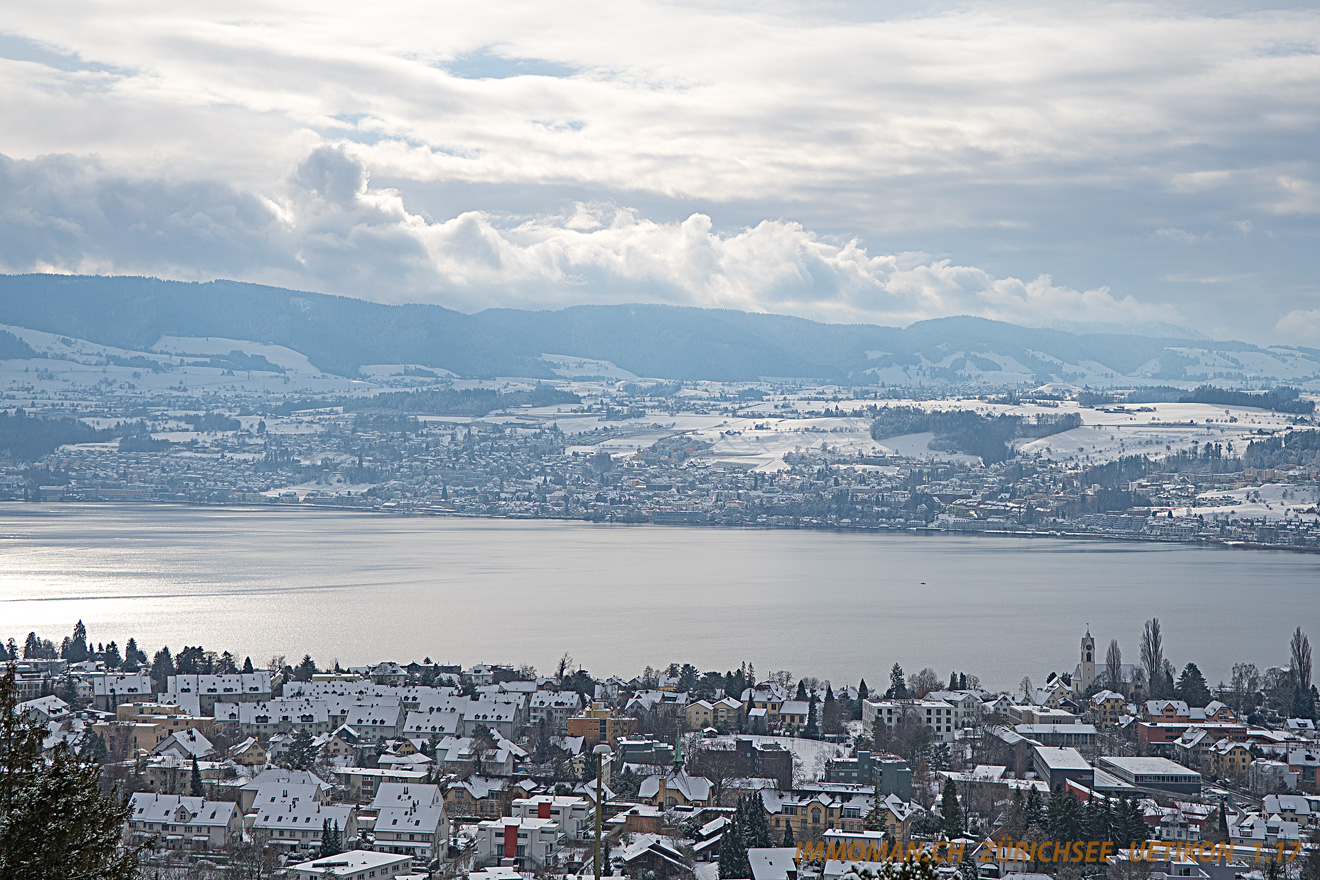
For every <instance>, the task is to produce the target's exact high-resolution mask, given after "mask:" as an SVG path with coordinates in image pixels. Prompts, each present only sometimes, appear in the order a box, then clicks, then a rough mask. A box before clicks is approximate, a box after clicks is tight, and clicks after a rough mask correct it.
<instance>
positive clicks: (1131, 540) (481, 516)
mask: <svg viewBox="0 0 1320 880" xmlns="http://www.w3.org/2000/svg"><path fill="white" fill-rule="evenodd" d="M51 504H61V505H70V506H74V505H76V506H79V507H111V506H113V507H119V506H123V507H158V506H166V505H173V506H178V507H195V508H201V509H217V510H236V511H239V510H253V511H256V510H294V511H297V512H299V513H313V514H314V513H315V512H318V511H334V512H336V513H360V514H372V515H381V516H393V517H417V516H424V517H438V518H453V519H476V520H492V521H496V520H503V521H508V522H557V523H580V524H583V525H595V526H636V527H659V528H694V529H714V530H718V529H729V530H738V531H764V532H771V531H780V530H784V531H818V532H833V533H836V534H858V533H861V534H870V535H876V534H880V535H909V536H918V537H939V536H950V535H958V536H962V537H971V538H977V537H988V538H1026V539H1046V540H1048V539H1059V540H1073V541H1100V542H1106V543H1122V544H1144V545H1152V544H1153V545H1175V546H1179V547H1202V548H1206V549H1213V550H1257V551H1259V550H1281V551H1287V552H1290V553H1303V554H1310V555H1320V547H1303V546H1297V545H1295V544H1261V543H1258V542H1251V541H1219V540H1207V539H1204V538H1169V537H1156V536H1152V535H1118V534H1097V533H1095V532H1064V531H1057V530H1052V531H1030V530H1024V529H1014V530H1008V529H999V530H989V529H987V530H983V531H972V530H967V531H953V530H950V529H936V528H931V527H929V526H914V527H911V528H901V529H896V528H881V527H871V526H840V525H837V524H827V523H820V524H817V523H799V524H797V525H766V524H756V523H750V524H739V525H726V524H724V523H710V522H704V523H703V522H655V521H651V520H647V521H643V522H597V521H595V520H591V519H583V518H581V517H556V516H508V515H501V514H485V513H467V512H464V511H455V510H439V509H435V508H426V509H406V510H403V509H384V508H381V507H359V506H357V505H348V504H344V505H338V504H301V503H299V504H282V503H275V504H228V503H209V502H205V501H191V500H190V501H174V500H159V501H150V500H143V499H132V500H122V501H112V500H99V501H17V500H8V501H0V511H3V510H5V509H6V508H7V506H9V505H14V506H20V505H21V506H23V507H34V508H40V507H44V506H47V505H51Z"/></svg>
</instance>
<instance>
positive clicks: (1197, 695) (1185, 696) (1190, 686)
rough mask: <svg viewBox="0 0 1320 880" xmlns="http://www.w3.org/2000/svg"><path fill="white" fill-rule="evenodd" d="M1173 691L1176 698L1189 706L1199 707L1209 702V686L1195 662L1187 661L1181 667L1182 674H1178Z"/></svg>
mask: <svg viewBox="0 0 1320 880" xmlns="http://www.w3.org/2000/svg"><path fill="white" fill-rule="evenodd" d="M1174 692H1175V693H1176V694H1177V695H1178V699H1180V700H1182V701H1183V702H1185V703H1186V704H1187V705H1189V706H1195V707H1197V708H1200V707H1202V706H1204V705H1206V704H1207V703H1209V702H1210V688H1209V687H1208V686H1207V685H1206V683H1205V676H1204V675H1202V674H1201V670H1200V669H1199V668H1198V667H1197V665H1196V664H1195V663H1188V664H1187V665H1186V666H1184V667H1183V671H1182V675H1180V676H1178V684H1177V685H1175V686H1174Z"/></svg>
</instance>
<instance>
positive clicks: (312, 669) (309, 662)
mask: <svg viewBox="0 0 1320 880" xmlns="http://www.w3.org/2000/svg"><path fill="white" fill-rule="evenodd" d="M316 671H317V670H316V661H314V660H313V659H312V655H311V654H304V655H303V658H302V660H301V661H299V663H298V665H297V667H295V668H294V670H293V680H294V681H311V680H312V676H313V675H315V674H316Z"/></svg>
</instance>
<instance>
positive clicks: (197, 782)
mask: <svg viewBox="0 0 1320 880" xmlns="http://www.w3.org/2000/svg"><path fill="white" fill-rule="evenodd" d="M188 794H190V795H192V796H193V797H205V796H206V789H204V788H202V770H201V768H200V767H198V766H197V756H196V755H193V759H192V777H191V779H190V780H189V783H188Z"/></svg>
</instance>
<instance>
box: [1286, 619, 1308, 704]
mask: <svg viewBox="0 0 1320 880" xmlns="http://www.w3.org/2000/svg"><path fill="white" fill-rule="evenodd" d="M1290 647H1291V648H1292V651H1291V656H1290V658H1289V660H1288V669H1289V671H1290V672H1292V677H1293V681H1295V682H1296V683H1297V685H1298V686H1299V687H1300V688H1301V689H1302V693H1306V692H1308V691H1310V690H1311V640H1310V639H1308V638H1307V637H1306V634H1305V633H1303V632H1302V628H1301V627H1300V626H1299V627H1297V631H1296V632H1294V633H1293V637H1292V644H1291V646H1290Z"/></svg>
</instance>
